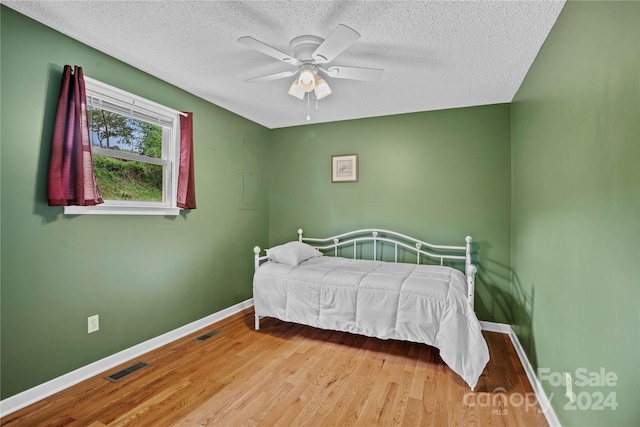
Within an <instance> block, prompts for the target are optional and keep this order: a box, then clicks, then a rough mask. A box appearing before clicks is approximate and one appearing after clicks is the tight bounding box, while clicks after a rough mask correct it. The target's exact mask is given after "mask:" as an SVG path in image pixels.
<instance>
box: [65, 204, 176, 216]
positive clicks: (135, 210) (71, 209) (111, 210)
mask: <svg viewBox="0 0 640 427" xmlns="http://www.w3.org/2000/svg"><path fill="white" fill-rule="evenodd" d="M64 214H65V215H163V216H177V215H180V208H170V207H166V206H113V205H98V206H65V207H64Z"/></svg>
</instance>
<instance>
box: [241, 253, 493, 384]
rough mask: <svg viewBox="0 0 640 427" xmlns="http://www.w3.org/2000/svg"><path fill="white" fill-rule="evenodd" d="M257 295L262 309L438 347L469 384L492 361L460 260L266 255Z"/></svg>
mask: <svg viewBox="0 0 640 427" xmlns="http://www.w3.org/2000/svg"><path fill="white" fill-rule="evenodd" d="M253 295H254V307H255V314H256V315H257V316H261V317H275V318H277V319H280V320H284V321H288V322H295V323H300V324H304V325H309V326H313V327H317V328H323V329H331V330H336V331H344V332H351V333H355V334H361V335H366V336H371V337H377V338H381V339H398V340H405V341H411V342H419V343H424V344H427V345H430V346H433V347H436V348H437V349H438V350H439V351H440V357H441V358H442V360H443V361H444V362H445V363H446V364H447V365H448V366H449V367H450V368H451V369H452V370H453V371H454V372H456V373H457V374H458V375H460V377H462V379H463V380H464V381H465V382H466V383H467V384H468V385H469V386H470V387H471V388H474V387H475V386H476V384H477V381H478V378H479V377H480V375H481V374H482V371H483V370H484V367H485V365H486V364H487V362H488V361H489V350H488V348H487V344H486V342H485V340H484V337H483V336H482V331H481V327H480V323H479V322H478V319H477V317H476V315H475V312H474V311H473V307H472V306H471V304H470V303H469V302H468V300H467V282H466V277H465V275H464V274H463V273H462V272H460V271H459V270H456V269H454V268H450V267H443V266H433V265H415V264H403V263H390V262H383V261H370V260H356V259H347V258H340V257H329V256H324V257H315V258H311V259H309V260H307V261H304V262H302V263H301V264H300V265H298V266H291V265H287V264H280V263H275V262H266V263H264V264H262V265H261V266H260V267H259V268H258V269H257V270H256V272H255V275H254V280H253Z"/></svg>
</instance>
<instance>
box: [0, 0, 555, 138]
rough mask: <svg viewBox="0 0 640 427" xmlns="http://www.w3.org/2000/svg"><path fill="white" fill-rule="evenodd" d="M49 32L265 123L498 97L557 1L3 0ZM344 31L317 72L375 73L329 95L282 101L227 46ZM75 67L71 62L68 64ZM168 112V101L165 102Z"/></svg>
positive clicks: (534, 49)
mask: <svg viewBox="0 0 640 427" xmlns="http://www.w3.org/2000/svg"><path fill="white" fill-rule="evenodd" d="M2 3H3V4H5V5H6V6H8V7H10V8H12V9H15V10H17V11H18V12H20V13H22V14H24V15H27V16H29V17H31V18H33V19H35V20H37V21H39V22H41V23H43V24H45V25H47V26H49V27H52V28H54V29H56V30H58V31H60V32H62V33H64V34H67V35H69V36H70V37H73V38H74V39H77V40H79V41H81V42H83V43H85V44H87V45H89V46H92V47H94V48H96V49H98V50H100V51H102V52H104V53H107V54H109V55H111V56H113V57H115V58H117V59H120V60H121V61H124V62H126V63H128V64H130V65H133V66H134V67H136V68H139V69H141V70H143V71H145V72H147V73H149V74H152V75H154V76H156V77H158V78H160V79H162V80H165V81H167V82H169V83H171V84H173V85H175V86H178V87H180V88H182V89H184V90H186V91H188V92H190V93H192V94H194V95H197V96H199V97H201V98H203V99H205V100H207V101H210V102H212V103H214V104H216V105H219V106H221V107H223V108H226V109H228V110H230V111H232V112H234V113H237V114H239V115H241V116H243V117H246V118H248V119H250V120H252V121H254V122H257V123H260V124H262V125H264V126H266V127H269V128H279V127H288V126H296V125H304V124H307V123H321V122H330V121H337V120H348V119H356V118H362V117H374V116H384V115H391V114H400V113H409V112H417V111H429V110H440V109H447V108H456V107H467V106H474V105H486V104H495V103H503V102H510V101H511V100H512V99H513V96H514V95H515V93H516V91H517V90H518V88H519V86H520V83H521V82H522V80H523V78H524V76H525V74H526V73H527V71H528V69H529V66H530V65H531V63H532V62H533V60H534V58H535V56H536V55H537V53H538V51H539V50H540V47H541V46H542V44H543V42H544V40H545V39H546V37H547V34H548V33H549V31H550V30H551V27H552V26H553V24H554V23H555V21H556V18H557V17H558V14H559V13H560V11H561V9H562V7H563V6H564V1H411V2H408V1H356V2H351V1H294V2H289V1H287V2H280V1H227V2H220V1H195V2H194V1H155V2H153V1H96V0H93V1H3V2H2ZM338 24H344V25H347V26H349V27H351V28H353V29H355V30H356V31H357V32H359V33H360V35H361V36H362V37H361V38H360V40H359V41H357V42H356V43H355V44H354V45H352V46H351V47H350V48H348V49H347V50H346V51H344V52H343V53H342V54H341V55H339V56H338V57H337V58H336V59H335V60H334V61H333V62H332V63H330V64H329V65H343V66H357V67H368V68H384V70H385V73H384V76H383V78H382V80H380V81H378V82H361V81H354V80H344V79H331V78H327V79H326V80H327V82H328V83H329V85H330V86H331V89H332V90H333V93H332V94H331V95H330V96H328V97H327V98H325V99H322V100H320V101H319V102H318V109H317V110H316V109H315V101H313V100H312V102H311V121H310V122H308V121H307V120H306V116H307V98H305V99H304V100H303V101H300V100H299V99H296V98H294V97H292V96H290V95H287V91H288V88H289V86H290V85H291V82H292V81H293V80H294V78H293V77H289V78H285V79H280V80H274V81H271V82H266V83H248V82H245V79H249V78H252V77H257V76H261V75H265V74H270V73H276V72H279V71H286V70H292V69H295V68H293V67H292V66H291V65H288V64H285V63H282V62H280V61H278V60H276V59H274V58H271V57H269V56H267V55H264V54H262V53H260V52H257V51H255V50H252V49H250V48H248V47H246V46H244V45H242V44H240V43H238V42H237V41H236V40H237V39H238V37H241V36H252V37H254V38H256V39H258V40H260V41H262V42H264V43H266V44H268V45H271V46H273V47H275V48H277V49H279V50H281V51H284V52H290V49H289V42H290V40H291V39H293V38H294V37H297V36H300V35H304V34H311V35H315V36H319V37H322V38H326V37H327V36H328V35H329V34H330V33H331V31H333V29H334V28H335V27H336V26H337V25H338ZM79 65H81V64H79ZM170 107H179V106H170Z"/></svg>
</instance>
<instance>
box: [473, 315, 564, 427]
mask: <svg viewBox="0 0 640 427" xmlns="http://www.w3.org/2000/svg"><path fill="white" fill-rule="evenodd" d="M480 326H482V330H483V331H489V332H499V333H501V334H507V335H509V338H511V343H512V344H513V347H514V348H515V350H516V353H518V358H519V359H520V363H522V367H523V368H524V372H525V373H526V374H527V378H528V379H529V383H531V387H532V388H533V392H534V393H535V394H536V399H538V404H539V405H540V409H541V410H542V412H543V413H544V416H545V418H546V419H547V422H548V423H549V426H550V427H561V424H560V420H558V416H557V415H556V413H555V411H554V410H553V407H552V406H551V401H549V398H548V397H547V394H546V393H545V392H544V389H543V388H542V384H540V381H539V380H538V377H537V376H536V374H535V372H534V371H533V367H532V366H531V363H529V358H528V357H527V354H526V353H525V351H524V348H522V345H521V344H520V340H519V339H518V336H517V335H516V333H515V332H514V331H513V328H512V327H511V325H507V324H505V323H494V322H484V321H480Z"/></svg>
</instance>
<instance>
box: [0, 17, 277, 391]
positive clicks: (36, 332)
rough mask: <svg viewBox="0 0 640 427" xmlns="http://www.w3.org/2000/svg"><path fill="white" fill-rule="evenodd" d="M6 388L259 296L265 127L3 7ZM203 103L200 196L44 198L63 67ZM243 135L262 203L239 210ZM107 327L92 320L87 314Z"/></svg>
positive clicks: (160, 96) (176, 100) (21, 386)
mask: <svg viewBox="0 0 640 427" xmlns="http://www.w3.org/2000/svg"><path fill="white" fill-rule="evenodd" d="M1 14H2V16H1V37H2V38H1V42H2V46H1V61H2V63H1V69H0V72H1V78H2V81H1V88H0V89H1V91H2V108H1V121H2V130H1V135H0V136H1V138H2V155H1V162H2V163H1V178H2V183H1V189H2V191H1V221H2V223H1V239H2V241H1V245H2V267H1V280H2V283H1V286H2V306H1V310H2V311H1V316H2V317H1V328H2V329H1V334H2V357H1V358H2V365H1V367H2V371H1V374H2V383H1V389H2V398H3V399H4V398H7V397H9V396H12V395H14V394H16V393H18V392H21V391H23V390H26V389H28V388H31V387H34V386H36V385H38V384H41V383H43V382H45V381H47V380H49V379H52V378H55V377H58V376H60V375H62V374H65V373H67V372H69V371H72V370H74V369H77V368H79V367H81V366H84V365H87V364H88V363H91V362H94V361H96V360H99V359H101V358H103V357H106V356H108V355H111V354H113V353H116V352H118V351H120V350H123V349H125V348H128V347H131V346H132V345H135V344H138V343H140V342H142V341H145V340H147V339H150V338H153V337H156V336H158V335H160V334H162V333H164V332H167V331H170V330H173V329H175V328H177V327H180V326H182V325H185V324H187V323H189V322H192V321H194V320H197V319H200V318H202V317H205V316H207V315H209V314H211V313H214V312H216V311H219V310H221V309H223V308H225V307H228V306H230V305H233V304H235V303H238V302H240V301H244V300H246V299H247V298H250V297H251V296H252V290H251V277H252V274H253V257H252V255H253V253H252V248H253V246H255V245H256V244H262V245H265V244H266V243H267V239H268V205H267V203H268V197H267V194H268V191H267V181H268V168H267V163H266V162H267V159H268V148H267V147H268V145H267V141H268V132H269V131H268V129H266V128H264V127H262V126H259V125H257V124H255V123H253V122H250V121H249V120H246V119H244V118H241V117H239V116H237V115H234V114H231V113H230V112H228V111H226V110H223V109H221V108H219V107H216V106H214V105H212V104H210V103H207V102H205V101H203V100H201V99H199V98H197V97H195V96H193V95H190V94H188V93H186V92H184V91H182V90H179V89H177V88H176V87H173V86H171V85H169V84H167V83H164V82H162V81H160V80H158V79H155V78H153V77H151V76H149V75H147V74H145V73H143V72H141V71H139V70H137V69H135V68H132V67H130V66H128V65H126V64H124V63H122V62H119V61H116V60H114V59H113V58H110V57H108V56H106V55H104V54H102V53H100V52H98V51H95V50H93V49H91V48H89V47H87V46H85V45H83V44H81V43H79V42H77V41H74V40H72V39H70V38H68V37H66V36H63V35H61V34H60V33H57V32H55V31H53V30H51V29H49V28H47V27H44V26H42V25H40V24H38V23H36V22H35V21H32V20H30V19H28V18H26V17H24V16H22V15H20V14H18V13H16V12H14V11H12V10H11V9H8V8H6V7H4V6H2V8H1ZM65 64H71V65H74V64H75V65H80V66H82V67H83V68H84V72H85V75H87V76H90V77H93V78H95V79H98V80H101V81H103V82H105V83H108V84H111V85H114V86H117V87H120V88H122V89H124V90H127V91H130V92H133V93H136V94H138V95H140V96H143V97H146V98H148V99H151V100H153V101H156V102H159V103H162V104H165V105H167V106H169V107H172V108H175V109H178V110H183V111H193V112H194V152H195V171H196V175H195V179H196V193H197V202H198V208H197V209H196V210H193V211H190V212H185V213H183V214H182V215H180V216H178V217H162V216H101V215H98V216H96V215H85V216H65V215H63V214H62V208H59V207H49V206H47V193H46V187H47V168H48V159H49V152H50V149H49V147H50V139H51V133H52V127H53V117H54V114H55V109H56V98H57V95H58V91H59V87H60V86H59V85H60V77H61V72H62V67H63V66H64V65H65ZM243 140H246V141H248V142H249V143H251V144H255V145H257V147H258V168H259V190H260V193H259V194H260V196H259V198H258V200H257V204H256V206H255V207H256V209H253V210H247V209H245V210H237V209H236V206H237V203H236V199H237V188H238V185H237V180H238V179H240V177H239V174H238V169H239V168H240V169H241V168H242V166H241V165H242V162H243V154H242V150H241V149H240V148H239V147H240V146H242V142H243ZM93 314H99V315H100V331H99V332H97V333H93V334H91V335H89V334H87V317H88V316H90V315H93Z"/></svg>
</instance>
